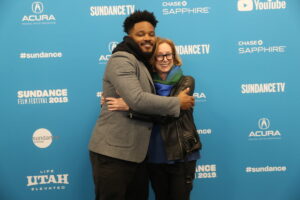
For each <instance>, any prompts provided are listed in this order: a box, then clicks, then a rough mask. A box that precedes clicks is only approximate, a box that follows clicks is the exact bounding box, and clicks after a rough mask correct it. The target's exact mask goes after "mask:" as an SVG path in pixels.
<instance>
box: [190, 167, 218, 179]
mask: <svg viewBox="0 0 300 200" xmlns="http://www.w3.org/2000/svg"><path fill="white" fill-rule="evenodd" d="M195 178H196V179H199V178H217V165H216V164H210V165H198V166H196V174H195Z"/></svg>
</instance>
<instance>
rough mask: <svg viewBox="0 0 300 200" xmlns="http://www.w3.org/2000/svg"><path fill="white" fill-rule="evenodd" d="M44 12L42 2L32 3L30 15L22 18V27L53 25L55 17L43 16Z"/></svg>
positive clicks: (51, 15) (50, 15)
mask: <svg viewBox="0 0 300 200" xmlns="http://www.w3.org/2000/svg"><path fill="white" fill-rule="evenodd" d="M44 10H45V7H44V4H43V3H42V2H40V1H35V2H33V3H32V4H31V11H32V14H30V15H24V16H23V18H22V25H39V24H55V23H56V19H55V16H54V15H53V14H45V13H44Z"/></svg>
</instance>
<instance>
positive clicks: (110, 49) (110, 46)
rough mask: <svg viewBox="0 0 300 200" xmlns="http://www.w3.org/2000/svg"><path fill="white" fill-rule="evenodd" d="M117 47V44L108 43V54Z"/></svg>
mask: <svg viewBox="0 0 300 200" xmlns="http://www.w3.org/2000/svg"><path fill="white" fill-rule="evenodd" d="M117 45H118V42H110V43H109V44H108V50H109V52H111V53H112V51H113V50H114V49H115V48H116V46H117Z"/></svg>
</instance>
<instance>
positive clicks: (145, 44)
mask: <svg viewBox="0 0 300 200" xmlns="http://www.w3.org/2000/svg"><path fill="white" fill-rule="evenodd" d="M129 37H131V38H132V39H133V40H134V41H135V42H136V43H137V44H138V46H139V47H140V49H141V50H142V51H143V52H144V53H151V52H152V50H153V47H154V44H155V39H156V38H155V30H154V27H153V26H152V24H150V23H149V22H147V21H142V22H138V23H136V24H134V26H133V27H132V29H131V30H130V31H129Z"/></svg>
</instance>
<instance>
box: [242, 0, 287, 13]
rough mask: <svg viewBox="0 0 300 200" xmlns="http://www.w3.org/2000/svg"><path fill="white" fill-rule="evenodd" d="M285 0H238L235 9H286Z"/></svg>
mask: <svg viewBox="0 0 300 200" xmlns="http://www.w3.org/2000/svg"><path fill="white" fill-rule="evenodd" d="M286 4H287V3H286V1H280V0H265V1H260V0H238V2H237V10H238V11H241V12H244V11H246V12H247V11H253V10H279V9H286Z"/></svg>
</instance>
